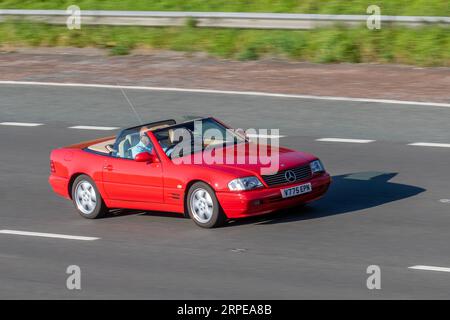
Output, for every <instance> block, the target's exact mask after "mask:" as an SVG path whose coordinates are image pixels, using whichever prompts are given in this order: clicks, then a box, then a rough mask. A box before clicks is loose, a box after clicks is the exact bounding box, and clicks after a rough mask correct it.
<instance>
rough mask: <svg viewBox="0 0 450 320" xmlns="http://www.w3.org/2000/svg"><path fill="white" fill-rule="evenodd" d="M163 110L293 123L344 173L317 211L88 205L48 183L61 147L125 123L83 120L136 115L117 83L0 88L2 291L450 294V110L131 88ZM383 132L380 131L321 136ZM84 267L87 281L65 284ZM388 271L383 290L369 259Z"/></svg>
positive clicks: (285, 130) (7, 294)
mask: <svg viewBox="0 0 450 320" xmlns="http://www.w3.org/2000/svg"><path fill="white" fill-rule="evenodd" d="M127 94H128V96H129V98H130V100H131V101H132V102H133V103H134V104H135V106H136V109H137V111H138V113H139V115H140V116H141V117H142V118H143V119H144V120H148V121H153V120H160V119H163V118H171V117H175V118H176V119H183V118H184V117H191V116H203V115H214V116H216V117H218V118H220V119H222V120H223V121H225V122H226V123H228V124H230V125H232V126H234V127H243V128H249V127H254V128H279V129H280V134H282V135H286V137H285V138H282V139H281V144H283V145H286V146H289V147H292V148H296V149H299V150H304V151H308V152H311V153H314V154H316V155H318V156H319V157H320V158H321V159H322V160H323V162H324V163H325V165H326V167H327V169H328V170H329V172H330V173H332V175H333V177H334V183H333V185H332V187H331V189H330V191H329V193H328V194H327V196H326V197H325V198H323V199H321V200H320V201H318V202H316V203H314V204H311V205H309V206H308V207H306V208H303V209H295V210H288V211H285V212H280V213H276V214H274V215H270V216H267V217H262V218H253V219H246V220H243V221H237V222H231V223H229V224H228V225H227V226H226V227H223V228H220V229H214V230H204V229H200V228H198V227H196V226H195V225H194V223H193V222H192V221H190V220H188V219H185V218H180V217H178V216H177V215H174V214H165V213H157V212H122V213H119V214H117V215H114V216H112V217H110V218H105V219H101V220H95V221H92V220H86V219H82V218H81V217H79V215H78V214H77V213H76V212H75V209H74V208H73V207H72V203H71V202H69V201H66V200H64V199H61V198H59V197H57V196H56V195H54V194H53V193H52V192H51V190H50V187H49V185H48V183H47V178H48V171H49V169H48V156H49V152H50V150H51V149H53V148H56V147H59V146H64V145H67V144H70V143H74V142H78V141H82V140H87V139H91V138H94V137H100V136H106V135H110V134H111V132H104V131H95V130H76V129H69V128H68V127H70V126H74V125H93V126H120V127H125V126H128V125H133V124H136V123H137V119H136V117H135V115H134V113H133V112H132V111H131V109H130V107H129V106H128V105H127V104H126V102H125V100H124V98H123V96H122V95H121V92H120V91H119V90H116V89H98V88H90V89H86V88H55V87H41V86H6V85H2V86H0V122H7V121H11V122H12V121H13V122H37V123H42V124H44V125H42V126H37V127H16V126H2V125H0V137H1V139H0V150H1V152H0V168H1V171H0V204H1V206H0V230H2V229H9V230H21V231H33V232H48V233H56V234H67V235H79V236H92V237H98V238H100V239H99V240H95V241H77V240H67V239H52V238H41V237H28V236H20V235H8V234H0V261H1V263H0V298H1V299H21V298H31V299H47V298H63V299H72V298H75V299H78V298H87V299H92V298H99V299H118V298H125V299H128V298H138V299H141V298H144V299H178V298H180V299H241V298H245V299H266V298H267V299H315V298H324V299H336V298H337V299H341V298H342V299H347V298H355V299H366V298H367V299H381V298H384V299H391V298H399V299H408V298H414V299H416V298H425V299H427V298H446V299H448V298H450V290H449V289H450V273H448V272H433V271H422V270H412V269H409V268H408V267H410V266H414V265H428V266H440V267H450V255H449V252H450V251H449V249H448V248H449V243H450V235H449V232H448V230H449V227H450V201H449V202H446V201H445V200H443V199H449V198H450V188H449V181H450V173H449V170H448V165H449V159H450V148H433V147H418V146H410V145H408V144H409V143H413V142H433V143H449V142H450V130H449V128H450V122H449V120H450V109H449V108H436V107H427V106H411V105H408V106H404V105H389V104H377V103H354V102H353V103H350V102H332V101H317V100H315V101H313V100H305V99H287V98H279V99H278V98H267V97H265V98H264V97H243V96H232V95H220V94H214V95H213V94H198V93H197V94H194V93H182V92H178V93H174V92H155V91H132V90H130V91H127ZM330 137H333V138H352V139H370V140H376V141H374V142H371V143H366V144H354V143H336V142H320V141H316V139H320V138H330ZM69 265H78V266H80V268H81V272H82V278H81V279H82V280H81V282H82V289H81V290H73V291H70V290H68V289H67V288H66V279H67V277H68V275H67V274H66V273H65V272H66V268H67V267H68V266H69ZM369 265H378V266H379V267H380V268H381V290H368V289H367V287H366V279H367V277H368V276H369V275H368V274H366V269H367V267H368V266H369Z"/></svg>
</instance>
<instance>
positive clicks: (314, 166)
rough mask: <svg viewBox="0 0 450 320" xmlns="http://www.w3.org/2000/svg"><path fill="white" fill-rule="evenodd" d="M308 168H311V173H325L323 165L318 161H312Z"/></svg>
mask: <svg viewBox="0 0 450 320" xmlns="http://www.w3.org/2000/svg"><path fill="white" fill-rule="evenodd" d="M309 166H310V167H311V171H312V173H317V172H323V171H325V168H324V167H323V164H322V162H321V161H320V160H314V161H313V162H311V163H310V164H309Z"/></svg>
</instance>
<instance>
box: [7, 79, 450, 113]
mask: <svg viewBox="0 0 450 320" xmlns="http://www.w3.org/2000/svg"><path fill="white" fill-rule="evenodd" d="M0 84H6V85H30V86H55V87H84V88H108V89H127V90H149V91H171V92H192V93H212V94H232V95H245V96H260V97H272V98H294V99H312V100H331V101H351V102H373V103H387V104H405V105H416V106H432V107H441V108H450V103H438V102H423V101H407V100H389V99H371V98H352V97H333V96H313V95H303V94H285V93H272V92H259V91H230V90H212V89H189V88H171V87H146V86H119V85H110V84H92V83H56V82H36V81H0Z"/></svg>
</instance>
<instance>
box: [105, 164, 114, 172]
mask: <svg viewBox="0 0 450 320" xmlns="http://www.w3.org/2000/svg"><path fill="white" fill-rule="evenodd" d="M103 169H104V170H106V171H112V170H113V166H112V165H110V164H108V165H106V166H104V167H103Z"/></svg>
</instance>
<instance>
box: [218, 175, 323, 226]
mask: <svg viewBox="0 0 450 320" xmlns="http://www.w3.org/2000/svg"><path fill="white" fill-rule="evenodd" d="M305 183H311V184H312V192H309V193H306V194H303V195H299V196H295V197H292V198H285V199H284V198H283V197H282V196H281V189H284V188H289V187H292V186H295V185H299V184H305ZM330 183H331V177H330V175H329V174H328V173H324V174H321V175H319V176H316V177H313V178H311V179H309V180H305V181H302V182H297V183H294V184H290V185H281V186H276V187H271V188H262V189H257V190H251V191H243V192H231V191H230V192H217V194H216V195H217V198H218V200H219V203H220V205H221V206H222V209H223V210H224V212H225V215H226V216H227V217H228V218H230V219H231V218H243V217H249V216H256V215H261V214H266V213H270V212H273V211H277V210H280V209H285V208H290V207H295V206H297V205H300V204H302V203H307V202H311V201H314V200H317V199H319V198H320V197H322V196H323V195H324V194H325V192H327V190H328V187H329V186H330Z"/></svg>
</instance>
